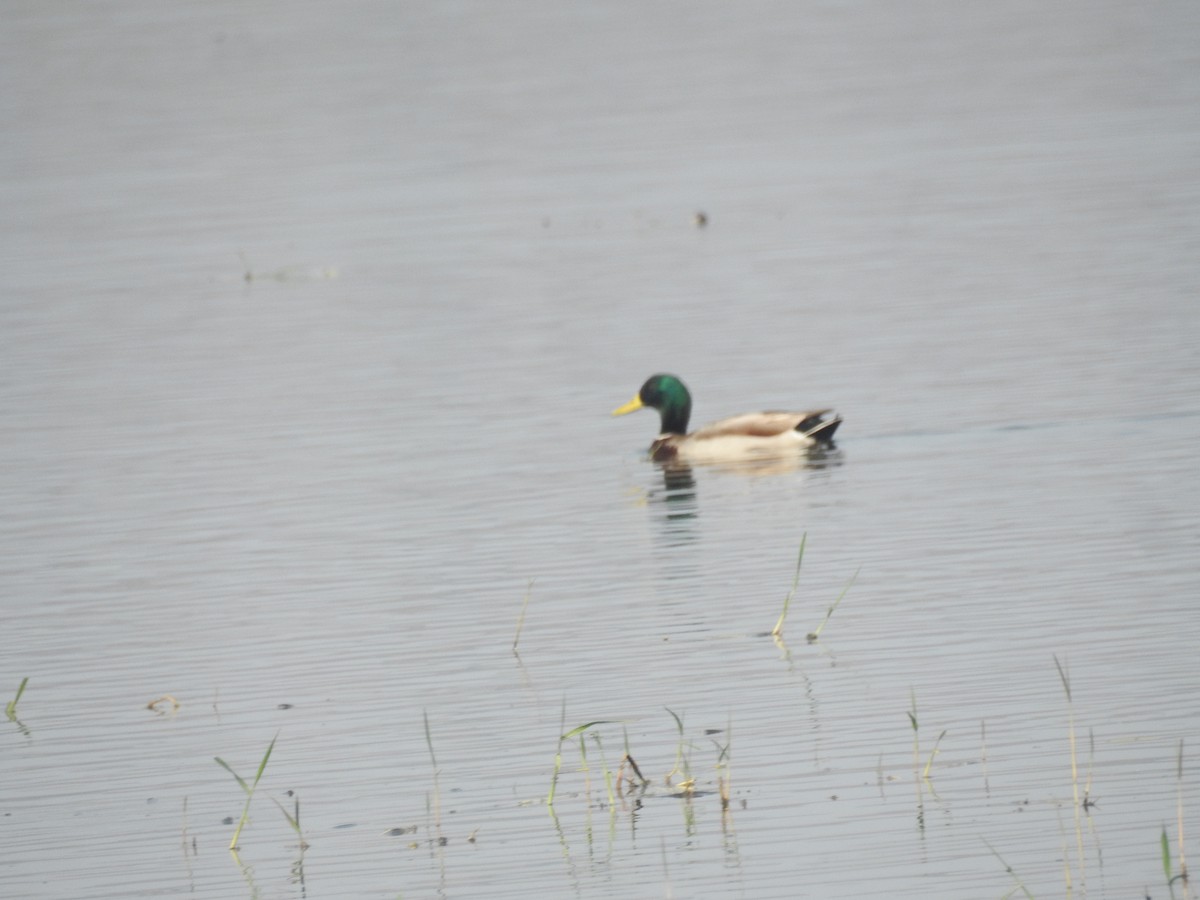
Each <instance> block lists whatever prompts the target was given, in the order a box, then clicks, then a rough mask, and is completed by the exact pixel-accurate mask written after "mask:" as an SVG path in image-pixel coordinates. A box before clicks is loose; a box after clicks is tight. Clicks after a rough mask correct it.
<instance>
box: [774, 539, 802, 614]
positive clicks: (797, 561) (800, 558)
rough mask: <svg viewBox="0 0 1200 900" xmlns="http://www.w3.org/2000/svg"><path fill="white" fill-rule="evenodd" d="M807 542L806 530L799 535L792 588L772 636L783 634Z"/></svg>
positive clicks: (797, 583) (785, 598)
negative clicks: (798, 549)
mask: <svg viewBox="0 0 1200 900" xmlns="http://www.w3.org/2000/svg"><path fill="white" fill-rule="evenodd" d="M807 542H808V532H807V531H806V532H804V534H803V535H802V536H801V537H800V552H799V553H798V554H797V556H796V575H795V577H793V578H792V589H791V590H790V591H788V595H787V596H786V597H784V598H783V612H781V613H780V614H779V619H778V621H776V623H775V627H774V628H772V629H771V634H772V636H774V637H779V636H780V635H781V634H783V623H784V622H785V621H786V620H787V614H788V607H789V606H791V604H792V597H793V596H795V594H796V587H797V586H798V585H799V584H800V566H801V565H802V564H803V563H804V545H805V544H806V543H807Z"/></svg>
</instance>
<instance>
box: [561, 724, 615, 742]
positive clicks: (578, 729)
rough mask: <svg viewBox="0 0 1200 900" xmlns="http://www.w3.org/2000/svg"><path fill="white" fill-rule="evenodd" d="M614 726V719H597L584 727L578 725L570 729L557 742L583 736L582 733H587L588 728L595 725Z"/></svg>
mask: <svg viewBox="0 0 1200 900" xmlns="http://www.w3.org/2000/svg"><path fill="white" fill-rule="evenodd" d="M614 724H616V720H615V719H597V720H596V721H595V722H588V723H587V724H586V725H579V726H576V727H575V728H572V729H571V730H570V731H568V732H567V733H566V734H564V735H563V736H562V737H560V738H559V740H560V741H566V740H570V739H571V738H573V737H575V735H577V734H583V732H585V731H587V730H588V729H589V728H591V727H593V726H595V725H614Z"/></svg>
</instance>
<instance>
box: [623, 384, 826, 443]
mask: <svg viewBox="0 0 1200 900" xmlns="http://www.w3.org/2000/svg"><path fill="white" fill-rule="evenodd" d="M644 406H648V407H650V408H651V409H657V410H658V412H659V415H660V416H661V418H662V426H661V428H660V429H659V435H658V437H657V438H655V439H654V443H653V444H651V445H650V456H651V458H652V459H655V460H658V461H660V462H662V461H669V460H677V461H679V462H723V461H731V460H738V459H753V458H756V457H764V456H765V457H769V456H782V455H785V454H788V453H794V452H796V451H797V450H803V449H805V448H809V447H832V446H833V435H834V432H836V431H837V429H838V426H839V425H841V424H842V420H841V417H840V416H838V415H836V414H835V415H832V416H831V417H830V418H826V416H829V415H830V414H831V413H833V410H831V409H817V410H813V411H811V412H757V413H745V414H743V415H740V416H732V417H731V418H728V419H721V420H720V421H719V422H713V423H711V424H709V425H705V426H704V427H703V428H700V429H698V430H696V431H693V432H692V433H691V434H688V430H687V427H688V419H689V418H690V417H691V414H692V395H691V394H690V393H688V389H687V388H686V387H685V386H684V384H683V382H682V381H680V380H679V379H678V378H677V377H675V376H674V375H651V376H650V377H649V378H648V379H646V383H645V384H643V385H642V389H641V390H640V391H638V392H637V395H636V396H635V397H634V398H633V399H632V400H630V401H629V402H628V403H626V404H625V405H624V406H620V407H617V408H616V409H614V410H613V412H612V414H613V415H614V416H623V415H625V414H626V413H631V412H633V411H635V410H638V409H641V408H642V407H644Z"/></svg>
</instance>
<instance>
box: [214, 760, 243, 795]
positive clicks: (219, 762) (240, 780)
mask: <svg viewBox="0 0 1200 900" xmlns="http://www.w3.org/2000/svg"><path fill="white" fill-rule="evenodd" d="M213 759H215V760H216V761H217V765H219V766H220V767H221V768H222V769H224V770H225V771H226V772H228V773H229V774H230V775H232V776H233V777H234V778H236V779H237V783H238V784H240V785H241V786H242V790H243V791H245V792H246V793H247V794H249V793H250V785H248V784H246V779H244V778H243V777H242V776H241V775H239V774H238V773H237V772H235V771H233V769H232V768H230V766H229V763H227V762H225V760H223V759H221V757H219V756H214V757H213Z"/></svg>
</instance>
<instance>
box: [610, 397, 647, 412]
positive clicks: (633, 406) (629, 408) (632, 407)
mask: <svg viewBox="0 0 1200 900" xmlns="http://www.w3.org/2000/svg"><path fill="white" fill-rule="evenodd" d="M641 408H642V398H641V397H640V396H636V397H634V398H633V399H632V400H630V401H629V402H628V403H626V404H625V405H624V406H618V407H617V408H616V409H614V410H613V411H612V414H613V415H614V416H623V415H625V413H631V412H635V411H636V410H639V409H641Z"/></svg>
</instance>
